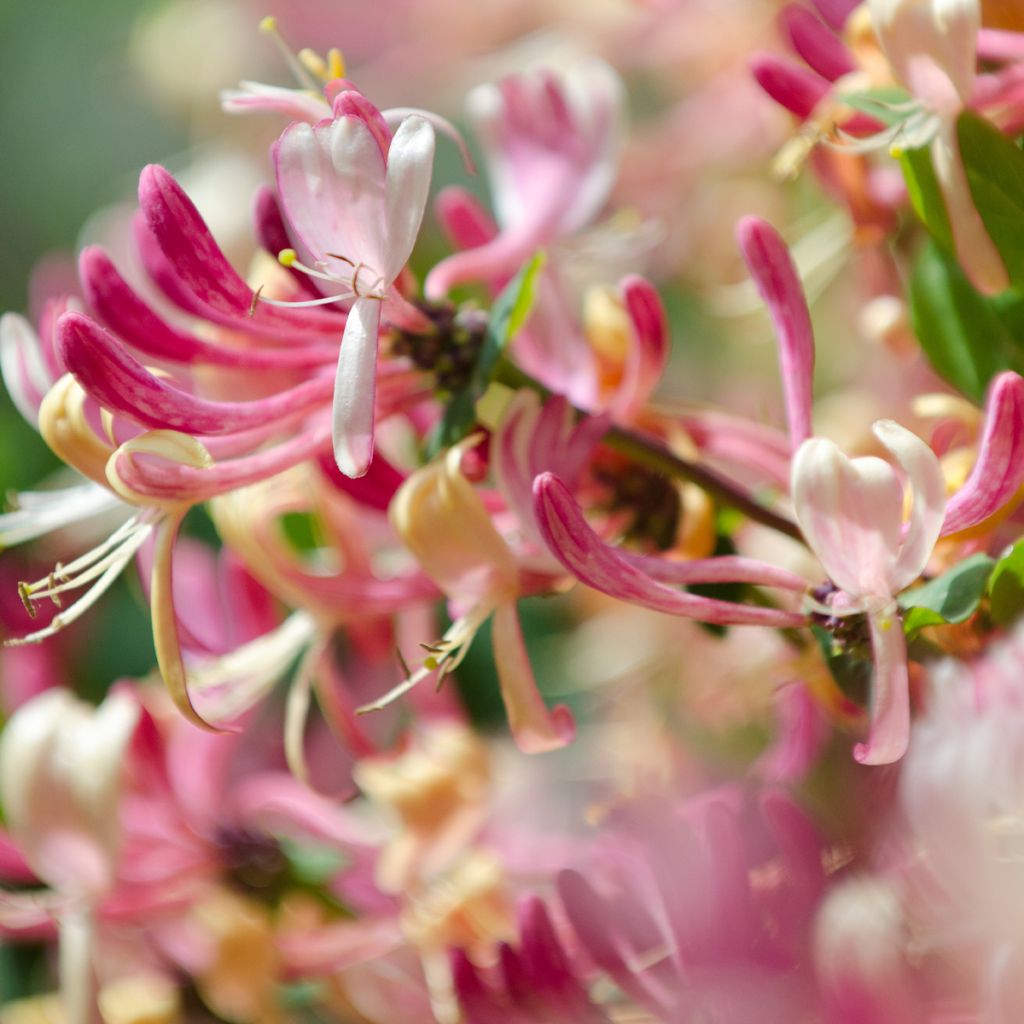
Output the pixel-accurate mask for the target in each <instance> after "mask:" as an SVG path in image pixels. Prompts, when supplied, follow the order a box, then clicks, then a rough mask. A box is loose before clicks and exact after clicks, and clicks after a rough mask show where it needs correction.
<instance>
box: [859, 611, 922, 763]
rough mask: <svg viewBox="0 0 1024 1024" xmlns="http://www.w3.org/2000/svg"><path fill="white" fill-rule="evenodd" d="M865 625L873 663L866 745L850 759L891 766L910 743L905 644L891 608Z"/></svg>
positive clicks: (871, 615)
mask: <svg viewBox="0 0 1024 1024" xmlns="http://www.w3.org/2000/svg"><path fill="white" fill-rule="evenodd" d="M868 623H869V625H870V627H871V652H872V654H873V655H874V659H875V675H874V683H873V685H872V689H871V726H870V731H869V733H868V741H867V743H858V744H857V746H856V747H854V751H853V756H854V757H855V758H856V759H857V760H858V761H859V762H860V763H861V764H891V763H892V762H893V761H898V760H899V759H900V758H901V757H902V756H903V755H904V754H905V753H906V752H907V745H908V744H909V742H910V678H909V676H908V673H907V642H906V639H905V637H904V635H903V623H902V622H901V621H900V617H899V613H898V612H897V610H896V608H895V606H893V607H891V608H886V609H883V610H881V611H872V612H871V613H870V614H869V616H868Z"/></svg>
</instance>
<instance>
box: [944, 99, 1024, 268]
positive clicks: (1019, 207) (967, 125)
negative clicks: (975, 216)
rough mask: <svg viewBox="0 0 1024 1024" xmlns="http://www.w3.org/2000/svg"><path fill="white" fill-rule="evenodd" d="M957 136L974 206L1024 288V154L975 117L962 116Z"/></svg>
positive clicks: (996, 130)
mask: <svg viewBox="0 0 1024 1024" xmlns="http://www.w3.org/2000/svg"><path fill="white" fill-rule="evenodd" d="M957 134H958V136H959V140H960V158H961V160H962V161H963V165H964V170H965V171H966V172H967V181H968V184H969V185H970V188H971V196H972V197H973V198H974V205H975V206H976V207H977V209H978V213H979V214H980V215H981V219H982V221H984V223H985V228H986V230H987V231H988V233H989V236H990V237H991V239H992V241H993V242H994V243H995V246H996V248H997V249H998V250H999V254H1000V255H1001V256H1002V257H1003V262H1004V263H1005V264H1006V271H1007V273H1008V274H1009V275H1010V280H1011V281H1012V282H1013V283H1014V284H1015V285H1017V286H1018V287H1024V153H1022V152H1021V151H1020V150H1019V149H1018V148H1017V146H1015V145H1014V143H1013V142H1012V141H1011V140H1010V139H1008V138H1007V137H1006V136H1005V135H1003V133H1002V132H1001V131H999V130H998V129H997V128H994V127H993V126H992V125H991V124H989V123H988V122H987V121H984V120H982V119H981V118H980V117H977V116H976V115H975V114H971V113H965V114H962V115H961V116H960V119H959V121H958V122H957Z"/></svg>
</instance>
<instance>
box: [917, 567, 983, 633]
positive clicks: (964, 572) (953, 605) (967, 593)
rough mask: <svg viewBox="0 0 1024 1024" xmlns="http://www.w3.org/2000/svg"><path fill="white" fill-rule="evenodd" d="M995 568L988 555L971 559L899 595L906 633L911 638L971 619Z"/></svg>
mask: <svg viewBox="0 0 1024 1024" xmlns="http://www.w3.org/2000/svg"><path fill="white" fill-rule="evenodd" d="M994 565H995V562H994V561H993V560H992V559H991V558H989V556H988V555H983V554H977V555H972V556H971V557H970V558H967V559H965V560H964V561H963V562H961V563H960V564H959V565H957V566H955V567H954V568H952V569H950V570H949V572H945V573H943V574H942V575H941V576H937V577H936V578H935V579H933V580H929V582H927V583H925V584H924V585H923V586H920V587H916V588H915V589H913V590H907V591H905V592H904V593H902V594H900V596H899V598H898V599H897V603H898V604H899V606H900V608H902V609H903V610H904V612H905V613H906V614H905V615H904V616H903V629H904V631H905V632H906V633H907V634H910V633H914V632H917V631H918V630H920V629H922V628H923V627H925V626H938V625H942V624H943V623H947V622H964V621H966V620H967V619H969V618H970V617H971V616H972V615H973V614H974V613H975V612H976V611H977V610H978V605H979V604H980V603H981V598H982V596H983V595H984V593H985V585H986V584H987V583H988V579H989V576H991V575H992V567H993V566H994Z"/></svg>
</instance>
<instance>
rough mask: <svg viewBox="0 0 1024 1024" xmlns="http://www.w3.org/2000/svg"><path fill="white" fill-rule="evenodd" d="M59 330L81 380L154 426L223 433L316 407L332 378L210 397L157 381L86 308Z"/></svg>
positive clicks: (117, 408) (63, 350) (107, 402)
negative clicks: (249, 397) (241, 396)
mask: <svg viewBox="0 0 1024 1024" xmlns="http://www.w3.org/2000/svg"><path fill="white" fill-rule="evenodd" d="M57 335H58V339H57V345H58V349H59V351H60V354H61V358H62V359H63V360H64V362H65V364H66V365H67V367H68V369H69V370H70V371H71V372H72V373H73V374H74V375H75V378H76V379H77V380H78V382H79V384H81V386H82V387H83V388H84V389H85V390H86V391H87V392H88V393H89V394H90V395H91V396H92V397H93V398H95V399H96V401H98V402H99V403H100V404H101V405H103V406H105V407H106V408H108V409H110V410H111V411H113V412H120V413H124V414H125V415H126V416H130V417H131V418H132V419H134V420H136V422H138V423H141V424H143V425H145V426H149V427H156V428H170V429H173V430H181V431H184V432H186V433H191V434H224V433H229V432H231V431H235V430H244V429H246V428H249V427H257V426H261V425H265V424H266V423H267V422H268V421H273V420H275V419H278V418H282V417H286V416H290V415H294V414H295V413H297V412H301V411H302V410H303V409H309V410H312V409H315V408H317V407H318V406H321V405H323V404H324V403H325V402H326V400H327V398H328V397H329V396H330V393H331V385H330V380H329V378H327V377H325V376H319V377H311V378H309V379H308V380H305V381H303V382H302V383H301V384H298V385H296V386H295V387H294V388H290V389H289V390H287V391H281V392H278V393H277V394H276V395H271V396H270V397H268V398H262V399H257V400H255V401H252V402H214V401H209V400H207V399H203V398H198V397H197V396H195V395H192V394H189V393H188V392H186V391H181V390H180V389H178V388H176V387H173V386H172V385H170V384H168V383H166V382H165V381H163V380H158V379H157V378H156V377H154V376H153V375H152V374H150V373H149V372H148V371H147V370H146V369H145V368H144V367H143V366H142V364H141V363H139V362H137V361H136V360H135V359H133V358H132V357H131V356H130V355H128V353H127V352H125V351H124V349H123V348H122V347H121V345H119V344H118V342H117V340H116V339H115V338H114V337H113V335H111V334H110V333H108V332H107V331H105V330H104V329H103V328H102V327H100V326H99V324H97V323H96V322H95V321H93V320H91V319H90V318H89V317H87V316H86V315H85V314H84V313H65V314H64V316H62V317H61V318H60V321H59V323H58V329H57Z"/></svg>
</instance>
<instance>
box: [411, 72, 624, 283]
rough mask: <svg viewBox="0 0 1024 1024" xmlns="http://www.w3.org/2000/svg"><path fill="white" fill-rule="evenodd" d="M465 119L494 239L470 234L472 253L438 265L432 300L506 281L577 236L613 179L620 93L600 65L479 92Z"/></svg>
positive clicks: (528, 76) (526, 77) (532, 75)
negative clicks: (457, 288)
mask: <svg viewBox="0 0 1024 1024" xmlns="http://www.w3.org/2000/svg"><path fill="white" fill-rule="evenodd" d="M469 111H470V116H471V118H472V119H473V122H474V124H475V126H476V130H477V135H478V136H479V138H480V141H481V143H482V144H483V146H484V151H485V158H486V163H487V169H488V174H489V177H490V180H491V186H492V190H493V194H494V206H495V210H496V212H497V218H498V225H499V226H500V229H501V230H500V232H499V233H498V234H497V236H494V234H493V228H492V227H490V226H488V225H487V224H486V223H483V224H480V227H482V228H483V235H481V234H479V233H478V234H477V238H478V241H477V244H476V245H475V246H474V247H473V248H469V249H467V250H466V251H464V252H461V253H457V254H455V255H454V256H450V257H448V259H446V260H443V261H442V262H441V263H439V264H438V265H437V266H436V267H435V268H434V269H433V270H432V271H431V272H430V274H429V275H428V276H427V280H426V285H425V290H426V293H427V295H428V296H429V297H432V298H439V297H442V296H444V295H445V294H446V293H447V292H448V291H449V289H450V288H452V286H453V285H456V284H459V283H460V282H462V281H473V280H477V281H479V280H482V281H488V282H494V281H501V280H502V279H504V278H508V277H511V276H512V274H514V273H515V271H516V270H517V269H518V268H519V267H520V266H521V265H522V264H523V263H524V262H525V261H526V260H527V259H529V257H530V256H531V255H532V254H533V252H534V251H535V250H537V249H539V248H543V247H545V246H547V245H550V244H551V243H552V242H556V241H558V240H559V239H562V238H564V237H566V236H568V235H572V234H575V233H576V232H578V231H579V230H580V229H581V228H584V227H586V226H587V225H588V224H589V223H590V222H591V221H592V220H593V219H594V217H595V216H596V215H597V214H598V213H599V212H600V210H601V207H602V206H603V205H604V203H605V201H606V199H607V198H608V194H609V192H610V191H611V187H612V184H613V182H614V178H615V168H616V163H617V159H618V151H619V135H620V121H621V111H622V83H621V82H620V81H619V78H618V76H617V75H616V73H615V72H614V71H613V70H612V69H611V68H610V67H608V66H607V65H606V64H603V63H601V62H600V61H590V62H588V63H585V64H579V65H576V66H574V67H572V68H570V69H569V70H568V71H567V72H564V73H562V74H556V73H555V72H553V71H550V70H547V69H543V70H537V71H533V72H524V73H522V74H518V75H510V76H509V77H508V78H506V79H504V80H503V81H502V82H501V83H499V84H498V85H482V86H479V87H478V88H477V89H475V90H474V91H473V92H472V93H471V94H470V97H469ZM470 209H472V207H471V208H470ZM485 236H490V237H485Z"/></svg>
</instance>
